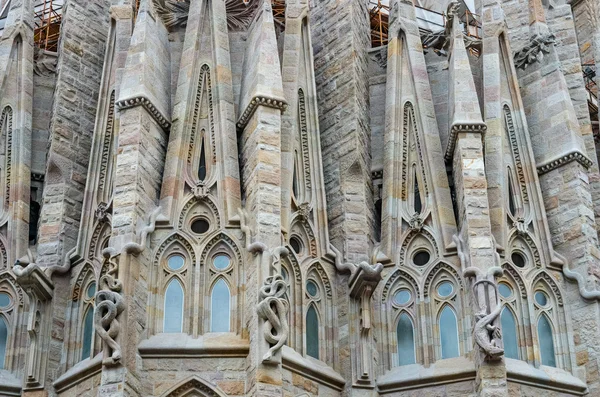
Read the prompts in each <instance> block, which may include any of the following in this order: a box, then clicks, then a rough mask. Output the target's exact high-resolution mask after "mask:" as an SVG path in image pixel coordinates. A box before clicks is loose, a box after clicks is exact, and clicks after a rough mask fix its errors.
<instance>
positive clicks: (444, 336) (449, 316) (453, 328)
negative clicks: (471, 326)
mask: <svg viewBox="0 0 600 397" xmlns="http://www.w3.org/2000/svg"><path fill="white" fill-rule="evenodd" d="M440 339H441V344H442V358H452V357H458V356H459V353H458V325H457V323H456V315H455V314H454V311H452V309H450V308H449V307H448V306H446V307H445V308H444V310H442V314H441V315H440Z"/></svg>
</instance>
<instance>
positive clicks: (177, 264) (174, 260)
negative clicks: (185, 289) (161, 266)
mask: <svg viewBox="0 0 600 397" xmlns="http://www.w3.org/2000/svg"><path fill="white" fill-rule="evenodd" d="M184 264H185V259H184V258H183V256H181V255H173V256H172V257H170V258H169V261H168V263H167V265H168V266H169V269H171V270H179V269H181V268H182V267H183V265H184Z"/></svg>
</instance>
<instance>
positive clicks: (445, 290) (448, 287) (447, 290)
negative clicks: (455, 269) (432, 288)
mask: <svg viewBox="0 0 600 397" xmlns="http://www.w3.org/2000/svg"><path fill="white" fill-rule="evenodd" d="M452 292H454V286H453V285H452V283H450V282H448V281H446V282H443V283H441V284H440V285H439V286H438V294H440V296H441V297H442V298H445V297H447V296H450V295H451V294H452Z"/></svg>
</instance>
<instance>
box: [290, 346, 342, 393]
mask: <svg viewBox="0 0 600 397" xmlns="http://www.w3.org/2000/svg"><path fill="white" fill-rule="evenodd" d="M281 357H282V365H283V368H285V369H287V370H290V371H292V372H294V373H297V374H298V375H302V376H304V377H305V378H308V379H310V380H313V381H315V382H317V383H319V384H322V385H324V386H327V387H331V388H332V389H335V390H338V391H342V390H343V389H344V385H345V384H346V380H345V379H344V378H343V377H342V375H340V374H339V373H337V372H336V371H335V370H334V369H333V368H331V367H329V366H328V365H326V364H324V363H323V362H321V361H319V360H315V359H314V358H312V357H303V356H302V355H301V354H300V353H298V352H296V351H295V350H294V349H292V348H291V347H289V346H283V347H282V348H281Z"/></svg>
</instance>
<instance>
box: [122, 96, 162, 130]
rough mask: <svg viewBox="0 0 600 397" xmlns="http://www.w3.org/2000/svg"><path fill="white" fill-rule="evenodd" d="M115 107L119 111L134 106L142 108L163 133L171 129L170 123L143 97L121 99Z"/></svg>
mask: <svg viewBox="0 0 600 397" xmlns="http://www.w3.org/2000/svg"><path fill="white" fill-rule="evenodd" d="M115 106H116V107H117V109H119V111H122V110H125V109H130V108H134V107H136V106H142V107H143V108H144V109H146V111H147V112H148V113H149V114H150V116H152V118H153V119H154V121H156V122H157V123H158V125H159V126H161V128H162V129H163V130H165V131H168V130H169V129H170V128H171V122H170V121H169V119H168V118H167V117H166V116H165V115H163V114H162V113H161V112H160V110H158V108H157V107H156V106H155V105H154V104H153V103H152V101H151V100H150V99H148V98H146V97H145V96H136V97H134V98H128V99H122V100H120V101H118V102H117V103H116V104H115Z"/></svg>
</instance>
